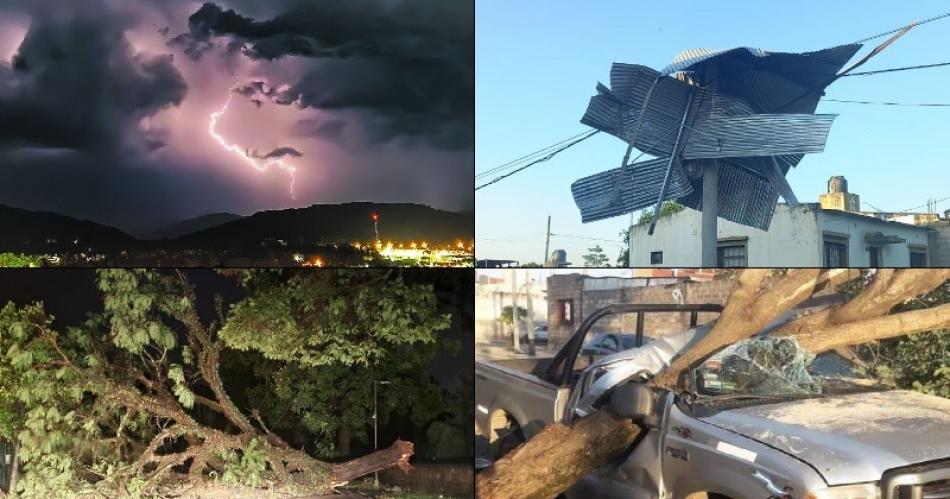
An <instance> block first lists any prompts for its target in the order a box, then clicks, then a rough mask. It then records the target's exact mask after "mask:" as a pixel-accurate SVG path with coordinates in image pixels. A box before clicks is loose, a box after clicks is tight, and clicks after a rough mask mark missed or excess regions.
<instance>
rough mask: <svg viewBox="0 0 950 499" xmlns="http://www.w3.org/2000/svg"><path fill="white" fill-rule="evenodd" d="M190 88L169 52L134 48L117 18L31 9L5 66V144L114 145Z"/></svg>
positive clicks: (0, 99)
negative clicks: (30, 17)
mask: <svg viewBox="0 0 950 499" xmlns="http://www.w3.org/2000/svg"><path fill="white" fill-rule="evenodd" d="M187 90H188V87H187V85H186V83H185V80H184V79H183V78H182V76H181V74H180V73H179V72H178V70H177V69H176V68H175V65H174V63H173V62H172V56H171V55H158V56H146V55H142V54H134V53H133V51H132V49H131V47H130V45H129V43H128V42H127V41H126V39H125V36H124V33H123V28H122V27H121V25H120V24H119V23H116V22H114V20H113V19H109V18H108V17H106V16H102V15H97V14H95V13H91V12H90V13H83V12H77V13H75V14H74V15H65V14H62V13H58V14H56V15H50V16H34V17H33V22H32V24H31V25H30V28H29V31H28V32H27V34H26V38H25V39H24V40H23V43H22V44H21V45H20V47H19V49H18V51H17V53H16V55H15V56H14V57H13V60H12V61H11V64H10V65H9V66H6V65H0V150H2V149H3V148H4V147H5V146H6V147H11V146H30V147H51V148H67V149H82V150H97V151H102V152H116V149H117V148H119V147H124V146H128V145H129V141H130V140H131V141H135V140H137V139H138V138H141V137H138V138H137V137H135V135H134V134H135V132H136V131H137V123H138V122H139V120H141V119H142V118H144V117H146V116H150V115H152V114H154V113H155V112H157V111H158V110H160V109H162V108H164V107H166V106H172V105H178V104H179V103H181V101H182V99H184V97H185V94H186V93H187ZM142 139H143V140H144V141H145V142H146V143H147V144H146V145H147V147H149V148H152V147H154V146H155V145H156V144H157V143H158V142H160V139H157V138H152V139H148V138H142Z"/></svg>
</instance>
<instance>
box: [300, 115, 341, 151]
mask: <svg viewBox="0 0 950 499" xmlns="http://www.w3.org/2000/svg"><path fill="white" fill-rule="evenodd" d="M345 129H346V122H345V121H343V120H341V119H336V118H331V119H327V120H318V119H305V120H300V121H298V122H297V124H296V125H295V127H294V132H295V133H297V134H298V135H302V136H313V137H323V138H327V139H330V140H332V141H333V142H336V143H337V144H338V145H340V146H345V143H344V136H343V131H344V130H345Z"/></svg>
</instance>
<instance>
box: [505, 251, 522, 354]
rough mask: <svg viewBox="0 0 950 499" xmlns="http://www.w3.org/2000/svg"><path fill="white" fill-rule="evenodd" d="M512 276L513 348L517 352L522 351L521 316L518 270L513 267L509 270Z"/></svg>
mask: <svg viewBox="0 0 950 499" xmlns="http://www.w3.org/2000/svg"><path fill="white" fill-rule="evenodd" d="M508 272H509V274H508V275H509V277H510V278H511V337H512V338H513V341H514V343H512V349H513V350H514V351H515V353H521V337H520V333H521V331H520V329H521V328H520V327H519V326H520V324H521V318H520V317H518V271H517V270H515V269H511V270H509V271H508Z"/></svg>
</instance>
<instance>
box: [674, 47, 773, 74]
mask: <svg viewBox="0 0 950 499" xmlns="http://www.w3.org/2000/svg"><path fill="white" fill-rule="evenodd" d="M740 50H744V51H746V52H748V53H749V55H751V56H753V57H766V56H768V55H769V54H770V52H769V51H767V50H763V49H757V48H754V47H736V48H731V49H719V50H716V49H708V48H696V49H686V50H683V51H682V52H680V53H678V54H676V56H674V57H673V62H672V63H670V65H669V66H667V67H665V68H663V69H661V70H660V72H661V73H663V74H665V75H668V74H673V73H675V72H677V71H684V70H686V69H687V68H689V67H690V66H692V65H693V64H696V63H699V62H702V61H705V60H707V59H712V58H713V57H717V56H720V55H722V54H725V53H729V52H735V51H740Z"/></svg>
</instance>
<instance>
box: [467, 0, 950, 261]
mask: <svg viewBox="0 0 950 499" xmlns="http://www.w3.org/2000/svg"><path fill="white" fill-rule="evenodd" d="M725 4H728V5H730V6H731V7H729V8H725V7H722V5H725ZM857 4H858V2H833V1H827V0H825V1H820V2H819V1H811V0H807V1H796V2H778V1H774V2H765V1H761V0H759V1H751V0H745V1H730V2H713V1H705V2H693V1H684V2H635V1H632V0H627V1H620V0H616V1H604V0H602V1H598V2H576V1H567V0H544V1H542V0H518V1H516V2H510V1H502V0H478V2H476V13H475V15H476V20H475V29H476V51H475V67H476V76H475V88H476V100H475V102H476V118H475V127H476V128H475V130H476V146H475V165H476V168H475V170H476V173H480V172H482V171H485V170H488V169H490V168H494V167H496V166H498V165H501V164H503V163H506V162H508V161H510V160H513V159H515V158H517V157H519V156H522V155H524V154H527V153H530V152H532V151H535V150H537V149H540V148H542V147H546V146H548V145H551V144H553V143H555V142H558V141H560V140H562V139H565V138H567V137H570V136H572V135H575V134H577V133H580V132H583V131H584V130H586V129H587V128H586V127H585V126H584V125H581V124H580V121H579V120H580V117H581V115H582V114H583V113H584V110H585V109H586V107H587V102H588V99H589V98H590V96H591V95H593V94H594V86H595V85H596V83H597V82H598V81H602V82H605V83H606V82H607V81H608V72H609V70H610V65H611V63H613V62H628V63H637V64H644V65H647V66H651V67H653V68H655V69H661V68H662V67H663V66H666V65H667V64H668V63H669V62H670V61H671V60H672V58H673V56H674V55H676V54H677V53H678V52H679V51H681V50H683V49H687V48H696V47H708V48H731V47H737V46H752V47H759V48H764V49H767V50H774V51H783V52H805V51H810V50H818V49H822V48H826V47H830V46H834V45H840V44H843V43H848V42H852V41H854V40H858V39H861V38H865V37H867V36H870V35H874V34H877V33H880V32H883V31H887V30H890V29H892V28H895V27H898V26H900V25H903V24H907V23H909V22H911V21H914V20H921V19H925V18H928V17H931V16H934V15H938V14H942V13H944V12H947V11H948V10H950V3H948V2H946V1H945V0H939V1H938V0H919V1H915V2H893V1H878V0H875V1H865V2H860V5H857ZM717 6H718V7H717ZM885 39H886V38H881V39H876V40H872V41H870V42H867V44H866V45H865V47H864V48H863V49H862V51H861V52H859V53H858V55H857V56H856V57H855V58H854V60H853V61H856V60H857V59H858V58H859V57H861V56H862V55H863V54H865V53H867V52H868V51H869V50H870V49H871V48H873V46H875V45H876V44H877V43H880V42H881V41H883V40H885ZM948 49H950V18H946V19H943V20H939V21H936V22H933V23H929V24H925V25H923V26H919V27H916V28H914V29H913V30H911V31H910V32H909V33H908V34H906V35H905V36H904V37H903V38H901V39H900V40H898V41H897V42H896V43H895V44H894V45H892V46H890V47H889V48H888V49H887V50H885V51H884V52H883V53H881V54H879V55H878V56H877V57H875V58H874V59H872V60H871V61H869V62H868V63H866V64H865V65H864V66H862V67H861V69H859V70H857V71H869V70H874V69H884V68H892V67H899V66H910V65H917V64H930V63H937V62H947V61H950V55H947V54H950V50H948ZM853 61H852V62H853ZM826 97H827V98H834V99H847V100H865V101H895V102H906V103H921V102H928V103H929V102H938V103H950V66H946V67H941V68H933V69H922V70H915V71H902V72H896V73H888V74H881V75H874V76H855V77H850V78H843V79H841V80H839V81H837V82H835V83H834V84H832V85H831V86H830V87H829V88H828V90H827V92H826ZM817 112H818V113H829V114H838V115H839V116H838V118H837V119H836V120H835V123H834V125H833V126H832V129H831V135H830V136H829V139H828V144H827V146H826V148H825V152H824V153H821V154H815V155H809V156H806V157H805V159H804V160H803V161H802V162H801V164H800V165H799V166H798V167H797V168H795V169H793V170H792V171H791V172H789V175H788V179H789V183H790V184H791V185H792V188H793V189H794V190H795V192H796V194H797V195H798V199H799V200H800V201H802V202H817V199H818V195H819V194H820V193H823V192H825V189H826V182H827V179H828V177H830V176H831V175H844V176H846V177H847V179H848V184H849V189H850V190H851V191H852V192H855V193H857V194H859V195H860V196H861V201H862V204H863V206H862V209H865V210H871V209H872V208H871V206H869V205H868V204H867V203H870V204H871V205H874V206H875V207H877V208H879V209H881V210H886V211H897V210H903V209H907V208H911V207H915V206H918V205H922V204H924V203H926V202H927V199H940V198H944V197H948V196H950V182H948V181H947V179H948V178H950V174H948V173H947V169H948V166H950V154H948V153H950V136H948V135H950V125H948V123H950V108H948V107H943V108H940V107H937V108H927V107H920V108H916V107H892V106H871V105H859V104H844V103H834V102H822V103H821V104H820V105H819V106H818V110H817ZM625 147H626V146H625V144H624V143H623V142H621V141H620V140H618V139H616V138H614V137H612V136H608V135H606V134H598V135H596V136H594V137H593V138H591V139H589V140H587V141H584V142H582V143H580V144H578V145H576V146H574V147H573V148H571V149H568V150H567V151H565V152H563V153H561V154H559V155H557V156H555V157H554V158H553V159H552V160H550V161H548V162H546V163H541V164H539V165H537V166H534V167H531V168H528V169H527V170H525V171H523V172H521V173H518V174H515V175H514V176H512V177H510V178H508V179H506V180H503V181H501V182H499V183H497V184H495V185H493V186H491V187H487V188H484V189H482V190H479V191H478V192H477V193H476V195H475V203H476V224H475V234H476V245H477V246H476V256H477V257H478V258H509V259H515V260H520V261H521V262H522V263H524V262H532V261H533V262H540V261H541V260H542V258H543V256H544V231H545V223H546V219H547V216H548V215H551V217H552V222H551V231H552V232H553V233H555V234H565V235H568V236H571V237H564V236H556V237H553V238H552V242H551V248H552V250H553V249H555V248H563V249H565V250H567V252H568V259H569V260H570V261H572V262H573V263H575V264H581V263H582V259H581V256H582V255H583V254H584V253H586V252H587V248H588V247H590V246H592V245H594V244H600V245H601V246H602V247H603V248H604V250H605V251H606V252H607V254H608V255H609V256H610V257H611V260H612V261H613V260H615V259H616V256H617V253H618V252H619V249H620V247H619V242H620V238H619V237H618V235H617V234H618V232H620V231H621V230H623V229H624V227H626V225H627V224H628V223H629V219H630V218H629V216H623V217H617V218H613V219H609V220H604V221H600V222H594V223H588V224H582V223H581V222H580V214H579V212H578V210H577V208H576V207H575V205H574V202H573V199H572V198H571V192H570V185H571V183H572V182H574V181H575V180H577V179H578V178H581V177H585V176H587V175H591V174H593V173H597V172H600V171H603V170H607V169H611V168H616V167H617V166H619V165H620V160H621V158H622V156H623V153H624V150H625ZM478 183H481V182H478ZM937 209H938V210H939V211H942V210H945V209H950V201H944V202H942V203H940V204H938V205H937ZM581 238H592V239H604V240H608V241H593V240H588V239H581Z"/></svg>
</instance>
